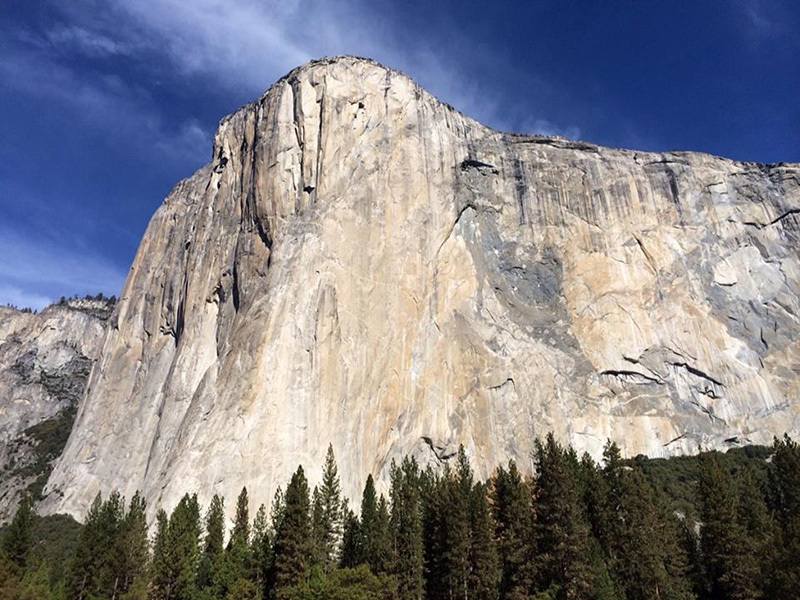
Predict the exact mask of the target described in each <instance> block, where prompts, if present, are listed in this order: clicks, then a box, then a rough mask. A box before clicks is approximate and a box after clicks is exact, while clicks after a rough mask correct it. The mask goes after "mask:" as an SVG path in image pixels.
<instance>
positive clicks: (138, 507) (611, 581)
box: [0, 435, 800, 600]
mask: <svg viewBox="0 0 800 600" xmlns="http://www.w3.org/2000/svg"><path fill="white" fill-rule="evenodd" d="M531 460H532V467H533V475H532V476H526V475H524V474H523V472H522V471H521V469H520V468H519V467H518V466H517V465H516V464H515V463H514V462H513V461H512V462H509V463H508V464H507V465H502V466H499V467H497V469H496V470H495V472H494V473H493V475H492V476H491V477H490V478H489V479H488V481H485V482H483V481H479V480H478V479H477V478H476V476H475V474H474V473H473V471H472V469H471V468H470V464H469V461H468V459H467V456H466V453H465V452H464V449H463V448H462V449H460V451H459V452H458V454H457V455H456V456H455V457H454V458H453V460H452V461H450V462H449V464H447V465H444V466H443V467H442V468H440V469H436V470H433V469H430V468H428V469H425V470H423V469H421V468H420V467H419V465H418V463H417V462H416V461H415V460H414V459H412V458H406V459H405V460H403V461H402V463H400V464H393V465H392V467H391V481H390V485H389V488H388V496H384V495H383V494H379V493H378V492H377V491H376V485H375V482H374V481H373V479H372V477H371V476H370V477H368V478H367V480H366V482H365V483H364V488H363V495H362V497H361V499H360V503H355V504H354V505H353V506H352V507H351V506H350V503H349V502H348V501H347V500H346V499H345V498H343V496H342V491H341V486H340V480H339V474H338V469H337V465H336V461H335V457H334V454H333V450H332V449H331V448H329V450H328V455H327V459H326V462H325V465H324V469H323V477H322V480H321V482H320V484H319V485H318V486H316V487H314V488H313V489H310V486H309V481H308V479H307V478H306V475H305V473H304V471H303V468H302V466H301V467H298V469H297V471H296V472H295V473H294V474H293V475H292V477H291V480H290V481H288V482H287V483H286V485H285V487H283V488H279V489H278V491H277V492H276V494H275V497H274V499H273V501H272V504H271V506H270V507H269V508H267V507H265V506H263V505H262V506H260V507H258V508H257V509H256V510H255V511H252V509H251V507H250V505H249V501H248V492H247V489H242V491H241V494H240V495H239V497H238V498H237V499H236V500H235V502H236V504H235V511H228V510H226V502H227V501H228V499H226V498H222V497H219V496H214V497H213V498H212V499H211V500H210V502H209V504H208V506H204V507H203V506H200V504H199V502H198V499H197V495H196V494H194V493H192V492H191V491H188V492H189V493H187V494H186V495H185V496H184V497H183V498H182V499H181V501H180V502H179V503H178V504H177V506H175V507H174V508H173V509H172V512H171V513H169V514H167V512H165V511H164V510H159V511H158V512H157V513H156V516H155V522H154V523H153V524H152V525H151V526H150V527H148V522H147V517H146V515H147V514H148V511H147V505H146V500H145V499H144V498H143V497H142V496H140V495H139V494H136V495H134V496H133V497H132V498H130V499H125V498H123V497H121V496H120V495H119V494H118V493H111V494H110V495H109V496H107V497H105V498H104V497H102V496H100V495H98V496H97V498H96V499H95V500H94V503H93V504H92V506H91V508H90V510H89V512H88V514H87V515H86V517H85V520H84V523H83V524H79V523H77V522H75V521H74V520H72V519H70V518H68V517H65V516H48V517H40V516H37V515H36V513H35V511H34V509H33V505H32V503H31V501H30V500H27V499H25V500H23V501H22V502H21V504H20V506H19V507H18V508H17V510H16V513H15V516H14V518H13V520H12V522H11V523H10V524H9V525H7V526H6V527H5V528H4V529H3V530H2V532H0V536H1V538H0V539H1V540H2V544H1V548H0V600H3V599H9V600H11V599H14V600H17V599H19V600H29V599H30V600H34V599H35V600H72V599H81V600H100V599H102V600H105V599H112V600H145V599H150V600H250V599H262V600H268V599H275V600H322V599H325V600H362V599H364V600H366V599H370V600H371V599H379V600H380V599H386V600H389V599H391V600H422V599H427V600H440V599H441V600H470V599H475V600H483V599H486V600H691V599H697V600H727V599H730V600H756V599H764V600H792V599H796V598H798V597H800V447H799V446H798V444H797V443H796V442H795V441H793V440H792V439H790V438H789V437H784V438H782V439H776V440H775V441H774V443H773V445H772V446H771V447H764V446H750V447H744V448H737V449H732V450H729V451H728V452H725V453H722V452H704V453H701V454H700V455H698V456H692V457H679V458H671V459H648V458H646V457H643V456H639V457H636V458H633V459H623V458H622V456H621V454H620V450H619V448H618V447H617V446H616V445H614V444H612V443H609V444H607V445H606V447H605V451H604V455H603V459H602V461H601V462H600V463H597V462H595V461H594V460H593V459H592V458H590V457H589V456H588V455H583V456H579V455H578V454H577V453H576V452H575V451H574V450H573V449H572V448H570V447H563V446H561V445H560V444H559V443H557V442H556V441H555V439H554V438H553V436H552V435H551V436H548V437H547V438H546V439H545V440H544V441H542V442H540V443H537V445H536V451H535V453H534V456H532V457H531ZM355 509H357V511H356V510H355ZM228 514H235V517H234V519H233V520H232V521H228V520H227V519H226V515H228Z"/></svg>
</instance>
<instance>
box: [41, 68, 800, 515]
mask: <svg viewBox="0 0 800 600" xmlns="http://www.w3.org/2000/svg"><path fill="white" fill-rule="evenodd" d="M212 157H213V161H212V163H211V164H210V165H208V166H206V167H204V168H202V169H200V170H199V171H198V172H197V173H195V174H194V175H193V176H192V177H190V178H189V179H187V180H186V181H184V182H182V183H180V184H179V185H177V186H176V187H175V189H174V190H173V192H172V193H171V194H170V195H169V197H168V198H167V199H166V200H165V202H164V204H163V205H162V206H161V207H160V208H159V210H158V211H157V212H156V214H155V215H154V217H153V219H152V221H151V223H150V225H149V227H148V229H147V232H146V234H145V236H144V238H143V240H142V243H141V246H140V248H139V251H138V253H137V256H136V258H135V261H134V264H133V267H132V269H131V273H130V275H129V277H128V280H127V281H126V284H125V289H124V292H123V294H122V301H121V302H120V305H119V312H118V313H117V319H116V326H115V327H113V328H111V329H110V330H109V332H108V334H107V338H106V340H105V346H104V351H103V354H102V356H101V358H100V362H99V363H98V367H97V368H95V370H94V371H93V374H92V377H91V382H92V383H91V389H90V391H89V392H88V393H87V395H86V397H85V399H84V401H83V402H82V404H81V406H80V409H79V412H78V416H77V419H76V424H75V427H74V429H73V432H72V435H71V437H70V440H69V442H68V444H67V447H66V449H65V451H64V454H63V455H62V457H61V459H60V460H59V462H58V464H57V465H56V468H55V469H54V471H53V474H52V476H51V477H50V480H49V482H48V484H47V488H46V490H45V491H46V493H47V494H48V496H47V498H46V500H45V508H46V509H47V510H50V511H66V512H71V513H73V514H75V515H81V514H83V513H84V511H85V509H86V508H87V506H88V505H89V504H90V502H91V500H92V498H93V497H94V495H95V494H96V493H97V491H99V490H102V491H106V492H107V491H109V490H111V489H119V490H120V491H121V492H122V493H124V494H125V495H127V496H130V495H131V494H132V493H133V492H134V491H135V490H137V489H138V490H141V491H142V492H143V493H145V494H146V495H147V497H148V499H149V500H150V504H149V505H150V506H151V507H156V506H165V507H167V508H169V507H170V506H171V505H173V504H174V503H175V502H177V500H178V499H179V497H180V496H181V495H182V494H183V493H184V491H185V490H197V491H198V492H199V493H200V496H201V498H200V499H201V501H203V502H206V501H207V500H208V498H209V497H210V495H211V494H213V493H220V494H224V495H226V496H228V497H233V496H234V495H235V494H236V493H238V491H239V489H241V486H242V485H245V484H246V485H247V487H248V490H249V491H250V492H251V493H252V496H253V501H254V502H256V503H259V502H269V500H270V498H271V497H272V494H273V492H274V490H275V487H276V486H277V485H279V484H283V483H285V481H286V480H287V479H288V477H289V476H290V474H291V473H292V472H293V471H294V469H295V468H296V466H297V464H298V463H302V464H304V465H305V467H306V468H307V470H308V472H309V475H310V478H311V479H312V480H314V479H316V478H318V477H319V472H320V468H321V465H322V464H323V459H324V454H325V450H326V449H327V446H328V443H332V444H333V447H334V450H335V452H336V454H337V458H338V460H339V467H340V473H342V475H343V477H344V480H343V487H344V489H345V492H346V493H347V494H348V495H349V496H350V497H351V498H356V497H357V496H358V494H360V485H361V483H362V482H363V480H364V478H365V476H366V474H367V473H373V474H374V475H375V476H376V477H377V480H378V482H379V485H385V483H386V480H387V476H388V465H389V464H390V463H391V460H392V459H393V458H400V457H402V456H404V455H406V454H412V455H414V456H416V457H417V458H418V460H420V461H421V462H422V464H423V466H424V465H426V464H433V465H439V464H441V462H442V461H446V460H448V458H449V457H450V456H451V454H452V451H453V449H454V448H457V447H458V444H460V443H463V444H464V445H465V447H466V449H467V452H468V453H469V455H470V456H471V457H472V460H473V464H474V466H475V467H476V469H477V472H478V475H479V476H486V475H488V474H489V472H490V470H491V469H492V468H493V467H494V466H495V465H496V464H498V463H501V462H504V461H506V460H508V459H509V458H514V459H516V460H517V461H518V463H519V464H521V465H529V464H530V461H529V455H530V452H531V450H532V447H533V446H532V444H533V440H534V439H535V437H536V436H541V435H544V434H545V433H547V432H548V431H553V432H554V433H555V434H556V436H557V437H558V438H559V439H560V440H561V441H564V442H571V443H572V444H574V445H575V446H576V447H577V449H578V450H586V451H588V452H590V453H592V454H594V455H599V454H600V453H601V451H602V446H603V444H604V443H605V440H606V439H607V438H611V439H614V440H616V441H617V442H618V443H620V445H621V447H622V448H623V451H624V452H625V453H627V454H636V453H647V454H651V455H654V456H664V455H668V454H676V453H684V452H691V451H696V450H697V449H698V448H699V447H700V446H701V445H702V446H703V447H706V448H709V447H725V446H726V445H728V444H730V443H731V442H730V441H729V440H745V439H746V440H750V441H751V442H754V443H762V442H769V441H770V440H771V438H772V436H773V435H774V434H781V433H783V432H784V431H787V432H789V433H792V434H795V435H796V434H798V433H799V432H800V407H799V406H798V401H797V399H798V397H800V341H798V340H800V320H798V317H797V315H800V306H798V304H799V302H798V298H800V260H799V254H798V250H797V248H798V243H797V237H798V233H799V232H798V228H797V210H798V208H797V207H798V206H800V167H798V165H790V164H780V165H754V164H750V163H741V162H735V161H731V160H727V159H724V158H718V157H713V156H709V155H705V154H699V153H691V152H670V153H662V154H654V153H646V152H633V151H628V150H621V149H613V148H603V147H600V146H597V145H594V144H590V143H586V142H575V141H570V140H565V139H563V138H559V137H547V136H535V135H532V136H526V135H516V134H508V133H500V132H496V131H493V130H491V129H489V128H486V127H484V126H482V125H480V124H479V123H477V122H475V121H473V120H471V119H470V118H468V117H466V116H465V115H462V114H461V113H459V112H457V111H456V110H454V109H453V108H452V107H450V106H448V105H445V104H443V103H441V102H439V101H438V100H436V99H435V98H433V97H432V96H431V95H430V94H428V93H426V92H425V91H424V90H422V89H421V88H419V86H417V85H416V84H415V83H414V82H412V81H411V80H410V79H408V78H407V77H405V76H404V75H402V74H400V73H398V72H396V71H392V70H390V69H387V68H385V67H383V66H381V65H379V64H377V63H375V62H373V61H369V60H365V59H357V58H353V57H337V58H331V59H323V60H320V61H314V62H312V63H309V64H307V65H304V66H303V67H300V68H298V69H295V70H294V71H292V72H291V73H290V74H288V75H287V76H286V77H284V78H282V79H281V80H279V81H278V82H277V83H275V84H274V85H273V86H272V87H271V88H270V89H269V90H267V91H266V92H265V93H264V94H263V95H262V97H261V98H259V99H258V100H257V101H256V102H253V103H251V104H248V105H246V106H244V107H243V108H241V109H240V110H239V111H237V112H236V113H234V114H233V115H231V116H229V117H226V118H225V119H223V121H222V122H221V123H220V126H219V130H218V131H217V134H216V136H215V139H214V152H213V154H212ZM187 241H188V242H190V243H189V244H188V245H187ZM165 318H168V319H169V323H168V327H167V331H170V330H172V331H173V332H174V334H175V335H174V339H173V337H172V336H169V335H159V327H160V326H162V325H164V319H165Z"/></svg>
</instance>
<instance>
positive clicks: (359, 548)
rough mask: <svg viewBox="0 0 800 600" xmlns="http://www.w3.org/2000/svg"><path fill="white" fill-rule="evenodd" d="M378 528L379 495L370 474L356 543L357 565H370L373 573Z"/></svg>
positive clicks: (362, 502) (365, 486)
mask: <svg viewBox="0 0 800 600" xmlns="http://www.w3.org/2000/svg"><path fill="white" fill-rule="evenodd" d="M377 527H378V495H377V494H376V492H375V481H374V480H373V479H372V474H371V473H370V474H369V475H367V481H366V483H365V484H364V492H363V493H362V495H361V526H360V530H359V534H358V537H357V541H356V561H355V564H356V565H360V564H368V565H369V566H370V569H371V570H372V572H373V573H375V572H376V571H375V569H374V568H373V564H372V562H373V561H374V560H375V558H376V557H375V548H374V544H375V542H376V540H377V539H378V536H377ZM352 566H355V565H352Z"/></svg>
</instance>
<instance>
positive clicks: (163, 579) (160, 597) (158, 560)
mask: <svg viewBox="0 0 800 600" xmlns="http://www.w3.org/2000/svg"><path fill="white" fill-rule="evenodd" d="M90 513H91V511H90ZM168 536H169V516H167V513H166V511H165V510H164V509H163V508H159V509H158V512H156V532H155V535H154V537H153V560H152V561H151V563H150V583H151V585H150V591H149V593H148V597H149V598H150V599H151V600H167V599H168V598H171V591H172V590H171V582H170V565H169V562H170V560H171V556H170V554H171V552H170V549H169V539H168Z"/></svg>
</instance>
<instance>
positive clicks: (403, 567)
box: [391, 457, 424, 600]
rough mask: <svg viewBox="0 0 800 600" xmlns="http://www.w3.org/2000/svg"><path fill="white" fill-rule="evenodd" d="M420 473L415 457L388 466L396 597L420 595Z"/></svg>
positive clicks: (416, 599) (414, 599)
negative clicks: (396, 585) (396, 587)
mask: <svg viewBox="0 0 800 600" xmlns="http://www.w3.org/2000/svg"><path fill="white" fill-rule="evenodd" d="M421 510H422V507H421V498H420V472H419V466H418V465H417V462H416V460H414V459H413V458H409V457H406V458H405V459H403V462H402V464H401V465H400V466H399V467H398V466H397V465H396V464H394V463H392V467H391V526H392V572H393V573H394V575H395V576H396V577H397V583H398V597H399V600H420V599H421V598H422V597H423V586H424V579H423V577H424V573H423V569H424V564H423V545H422V514H421Z"/></svg>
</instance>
